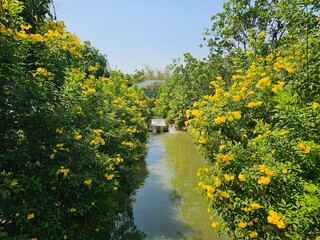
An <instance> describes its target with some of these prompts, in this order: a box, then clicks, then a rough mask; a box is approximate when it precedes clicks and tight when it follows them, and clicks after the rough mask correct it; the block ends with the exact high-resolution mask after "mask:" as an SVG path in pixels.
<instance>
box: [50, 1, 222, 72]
mask: <svg viewBox="0 0 320 240" xmlns="http://www.w3.org/2000/svg"><path fill="white" fill-rule="evenodd" d="M54 2H55V8H56V14H57V18H58V20H62V21H64V22H65V24H66V27H67V30H68V31H70V32H72V33H75V34H76V35H77V36H78V37H79V38H80V39H81V41H84V40H88V41H90V42H91V44H92V46H94V47H96V48H98V49H99V50H100V51H101V52H102V53H103V54H106V55H107V59H108V61H109V64H110V66H111V68H113V69H120V70H121V71H123V72H124V73H134V70H135V69H138V70H141V69H143V68H144V66H145V65H150V66H151V67H153V68H158V69H163V68H164V67H165V66H166V65H168V64H171V63H172V60H173V59H176V58H180V57H182V56H183V53H186V52H190V53H191V54H192V55H193V56H195V57H197V58H203V57H205V56H206V55H207V53H208V49H206V48H199V45H200V44H201V43H203V41H202V38H203V32H204V29H205V28H209V27H210V26H211V21H210V18H211V16H212V15H214V14H215V13H217V12H221V11H222V5H223V3H224V2H225V0H90V1H89V0H55V1H54Z"/></svg>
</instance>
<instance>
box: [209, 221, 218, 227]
mask: <svg viewBox="0 0 320 240" xmlns="http://www.w3.org/2000/svg"><path fill="white" fill-rule="evenodd" d="M218 225H219V222H212V224H211V226H212V227H213V228H216V227H218Z"/></svg>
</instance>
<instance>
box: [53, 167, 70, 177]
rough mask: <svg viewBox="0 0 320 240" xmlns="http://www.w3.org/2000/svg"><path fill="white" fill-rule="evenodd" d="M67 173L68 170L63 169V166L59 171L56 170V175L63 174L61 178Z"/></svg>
mask: <svg viewBox="0 0 320 240" xmlns="http://www.w3.org/2000/svg"><path fill="white" fill-rule="evenodd" d="M69 171H70V169H69V168H64V166H61V167H60V169H58V170H57V172H56V174H57V175H59V174H60V173H63V177H66V176H67V175H68V173H69Z"/></svg>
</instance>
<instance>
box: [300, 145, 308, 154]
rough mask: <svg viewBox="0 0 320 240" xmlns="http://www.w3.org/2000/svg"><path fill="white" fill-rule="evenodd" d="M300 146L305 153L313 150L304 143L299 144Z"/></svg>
mask: <svg viewBox="0 0 320 240" xmlns="http://www.w3.org/2000/svg"><path fill="white" fill-rule="evenodd" d="M299 148H300V149H301V150H302V151H303V153H305V154H307V153H309V152H310V151H311V146H309V145H305V144H304V143H300V144H299Z"/></svg>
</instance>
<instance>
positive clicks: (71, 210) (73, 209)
mask: <svg viewBox="0 0 320 240" xmlns="http://www.w3.org/2000/svg"><path fill="white" fill-rule="evenodd" d="M75 211H77V209H76V208H70V210H69V212H75Z"/></svg>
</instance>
